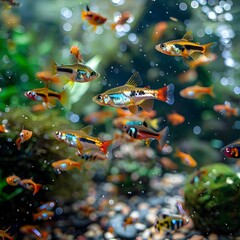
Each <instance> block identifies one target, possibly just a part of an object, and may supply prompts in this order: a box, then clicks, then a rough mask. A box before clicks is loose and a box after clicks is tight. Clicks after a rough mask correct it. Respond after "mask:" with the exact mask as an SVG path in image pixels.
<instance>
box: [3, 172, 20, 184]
mask: <svg viewBox="0 0 240 240" xmlns="http://www.w3.org/2000/svg"><path fill="white" fill-rule="evenodd" d="M20 181H21V178H20V177H18V176H16V175H12V176H9V177H7V178H6V182H7V184H9V185H11V186H17V185H18V184H19V182H20Z"/></svg>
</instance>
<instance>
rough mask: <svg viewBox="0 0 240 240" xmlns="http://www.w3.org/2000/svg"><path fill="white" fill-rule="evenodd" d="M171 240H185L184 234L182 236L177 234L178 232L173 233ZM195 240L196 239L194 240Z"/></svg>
mask: <svg viewBox="0 0 240 240" xmlns="http://www.w3.org/2000/svg"><path fill="white" fill-rule="evenodd" d="M172 239H173V240H180V239H181V240H182V239H185V234H183V233H179V232H177V233H174V234H173V235H172ZM196 240H197V239H196Z"/></svg>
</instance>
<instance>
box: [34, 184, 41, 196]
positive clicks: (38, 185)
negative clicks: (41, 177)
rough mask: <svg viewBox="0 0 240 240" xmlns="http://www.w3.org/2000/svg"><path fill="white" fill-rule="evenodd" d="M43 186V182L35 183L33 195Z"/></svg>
mask: <svg viewBox="0 0 240 240" xmlns="http://www.w3.org/2000/svg"><path fill="white" fill-rule="evenodd" d="M41 188H42V185H41V184H38V183H37V184H35V185H34V191H33V195H35V194H36V193H37V192H38V191H39V190H40V189H41Z"/></svg>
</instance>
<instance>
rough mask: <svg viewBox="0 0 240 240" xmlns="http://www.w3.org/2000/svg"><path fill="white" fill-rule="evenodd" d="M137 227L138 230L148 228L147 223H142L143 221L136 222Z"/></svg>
mask: <svg viewBox="0 0 240 240" xmlns="http://www.w3.org/2000/svg"><path fill="white" fill-rule="evenodd" d="M135 228H136V229H137V230H138V231H143V230H145V229H146V225H144V224H142V223H136V224H135Z"/></svg>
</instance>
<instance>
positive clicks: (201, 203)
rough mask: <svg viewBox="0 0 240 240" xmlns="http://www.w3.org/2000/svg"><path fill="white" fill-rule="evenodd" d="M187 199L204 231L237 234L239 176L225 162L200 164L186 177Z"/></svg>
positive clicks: (200, 228)
mask: <svg viewBox="0 0 240 240" xmlns="http://www.w3.org/2000/svg"><path fill="white" fill-rule="evenodd" d="M185 202H186V207H187V208H188V209H189V211H190V214H191V217H192V219H193V221H194V223H195V226H196V228H198V229H199V230H201V231H202V232H203V233H205V234H208V233H210V232H215V233H221V234H234V232H236V231H238V230H239V228H240V178H239V176H238V175H237V174H236V173H234V172H233V170H232V169H231V168H230V167H228V166H227V165H224V164H212V165H208V166H205V167H202V168H200V170H198V171H197V172H195V173H193V174H192V175H191V176H190V177H189V179H188V180H187V183H186V186H185Z"/></svg>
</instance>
